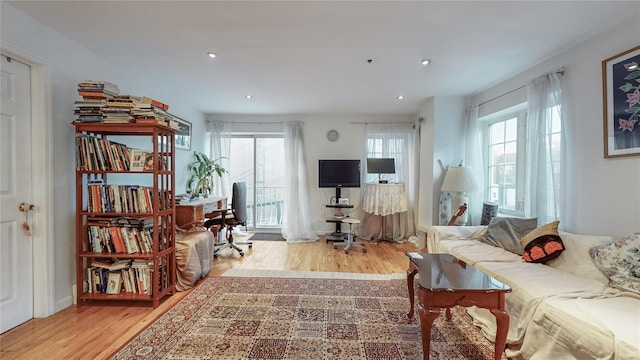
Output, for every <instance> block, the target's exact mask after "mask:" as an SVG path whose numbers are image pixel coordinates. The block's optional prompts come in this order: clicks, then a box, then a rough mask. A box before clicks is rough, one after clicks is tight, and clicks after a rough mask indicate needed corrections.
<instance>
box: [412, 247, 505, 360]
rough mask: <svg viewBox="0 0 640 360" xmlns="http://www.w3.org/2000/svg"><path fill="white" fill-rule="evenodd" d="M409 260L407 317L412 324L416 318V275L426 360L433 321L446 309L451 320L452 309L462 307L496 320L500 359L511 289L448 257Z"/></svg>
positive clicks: (425, 256)
mask: <svg viewBox="0 0 640 360" xmlns="http://www.w3.org/2000/svg"><path fill="white" fill-rule="evenodd" d="M407 257H408V258H409V261H410V264H409V270H407V286H408V290H409V302H410V310H409V313H408V314H407V317H408V318H409V320H411V319H412V318H413V302H414V291H413V289H414V284H413V279H414V277H415V275H416V273H417V274H418V283H419V286H418V315H419V316H420V330H421V332H422V352H423V358H424V359H425V360H426V359H429V348H430V345H431V326H432V325H433V321H434V320H435V319H436V318H437V317H438V316H439V315H440V312H441V310H442V309H443V308H444V309H446V318H447V320H451V308H452V307H454V306H456V305H460V306H464V307H469V306H477V307H480V308H485V309H488V310H489V311H491V313H492V314H493V315H494V316H495V317H496V324H497V330H496V339H495V355H494V358H495V359H496V360H499V359H501V358H502V353H503V352H504V348H505V344H506V340H507V332H508V330H509V315H508V314H507V312H506V311H505V310H504V298H505V294H507V293H509V292H511V288H509V287H508V286H507V285H505V284H503V283H501V282H499V281H498V280H496V279H494V278H493V277H492V276H490V275H487V274H485V273H483V272H482V271H480V270H478V269H476V268H474V267H473V266H471V265H468V264H466V263H464V262H462V261H460V260H458V259H457V258H455V257H454V256H452V255H449V254H421V253H417V252H410V253H407Z"/></svg>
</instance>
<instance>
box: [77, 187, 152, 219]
mask: <svg viewBox="0 0 640 360" xmlns="http://www.w3.org/2000/svg"><path fill="white" fill-rule="evenodd" d="M87 192H88V193H87V195H88V196H87V198H88V204H87V211H89V212H97V213H105V212H106V213H112V212H113V213H150V212H152V210H153V207H152V204H153V202H152V197H153V188H152V187H149V186H139V185H105V184H90V185H88V186H87Z"/></svg>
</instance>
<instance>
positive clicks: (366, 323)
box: [112, 272, 493, 360]
mask: <svg viewBox="0 0 640 360" xmlns="http://www.w3.org/2000/svg"><path fill="white" fill-rule="evenodd" d="M289 274H291V272H289ZM294 274H295V273H294ZM304 274H307V275H304ZM308 274H313V273H311V272H307V273H300V275H301V276H299V277H246V276H222V277H216V278H208V279H206V280H205V281H204V282H202V283H201V284H200V285H199V286H198V287H197V288H195V289H194V290H193V291H192V292H191V293H190V294H189V295H187V296H186V297H185V298H184V299H183V300H181V301H180V302H179V303H178V304H176V305H175V306H174V307H173V308H172V309H170V310H169V311H168V312H166V313H165V314H164V315H162V316H161V317H160V318H159V319H158V320H156V321H155V322H153V323H152V324H151V325H150V326H149V327H148V328H147V329H146V330H144V331H142V332H141V333H140V334H139V335H138V336H136V337H135V338H133V339H132V340H131V341H130V342H129V343H128V344H127V345H125V346H124V347H123V348H122V349H121V350H120V351H118V352H117V353H116V354H114V355H113V356H112V359H238V360H240V359H294V360H306V359H309V360H317V359H327V360H330V359H349V360H352V359H422V358H423V357H422V343H421V337H420V327H419V324H418V320H417V314H416V316H415V317H414V320H413V321H412V322H411V323H409V324H407V323H406V322H403V320H406V313H407V311H408V309H409V303H408V300H407V285H406V280H405V279H398V278H397V276H396V278H395V279H394V278H392V277H388V278H387V279H380V278H382V277H380V276H379V277H378V278H376V280H369V279H361V278H358V277H350V276H346V274H345V276H344V277H345V278H343V279H340V278H338V279H336V278H335V274H337V273H330V274H333V275H332V276H329V277H320V276H317V275H318V274H322V273H315V274H316V275H313V276H309V275H308ZM225 275H226V274H225ZM360 277H361V276H360ZM430 356H431V359H443V360H444V359H447V360H450V359H492V358H493V344H492V343H491V342H489V341H488V340H486V339H485V338H484V337H483V336H482V334H481V332H480V331H479V330H478V328H476V327H474V326H473V325H472V324H471V318H470V317H469V316H468V315H467V313H466V312H465V311H464V309H462V308H459V307H456V308H454V309H453V319H452V321H450V322H447V321H446V320H445V317H444V314H443V315H441V316H440V317H438V318H437V319H436V321H435V322H434V326H433V329H432V332H431V351H430Z"/></svg>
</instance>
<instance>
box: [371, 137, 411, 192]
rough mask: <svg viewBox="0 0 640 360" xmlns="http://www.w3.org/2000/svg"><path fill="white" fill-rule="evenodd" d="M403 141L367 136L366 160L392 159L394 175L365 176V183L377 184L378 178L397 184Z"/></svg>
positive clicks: (400, 139) (393, 138)
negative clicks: (393, 161)
mask: <svg viewBox="0 0 640 360" xmlns="http://www.w3.org/2000/svg"><path fill="white" fill-rule="evenodd" d="M403 149H404V139H402V138H395V137H389V135H386V136H380V137H378V136H376V135H369V138H368V139H367V158H394V159H395V165H396V173H395V174H380V175H378V174H365V175H366V176H365V183H377V182H378V176H380V178H381V179H383V180H388V181H390V182H397V181H398V179H397V174H399V173H400V169H399V167H400V166H401V165H402V163H403V162H402V158H403Z"/></svg>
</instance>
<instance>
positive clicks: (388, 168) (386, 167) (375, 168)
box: [367, 158, 396, 183]
mask: <svg viewBox="0 0 640 360" xmlns="http://www.w3.org/2000/svg"><path fill="white" fill-rule="evenodd" d="M367 173H369V174H378V182H379V183H385V182H386V181H382V180H380V174H395V173H396V162H395V159H393V158H367Z"/></svg>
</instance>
